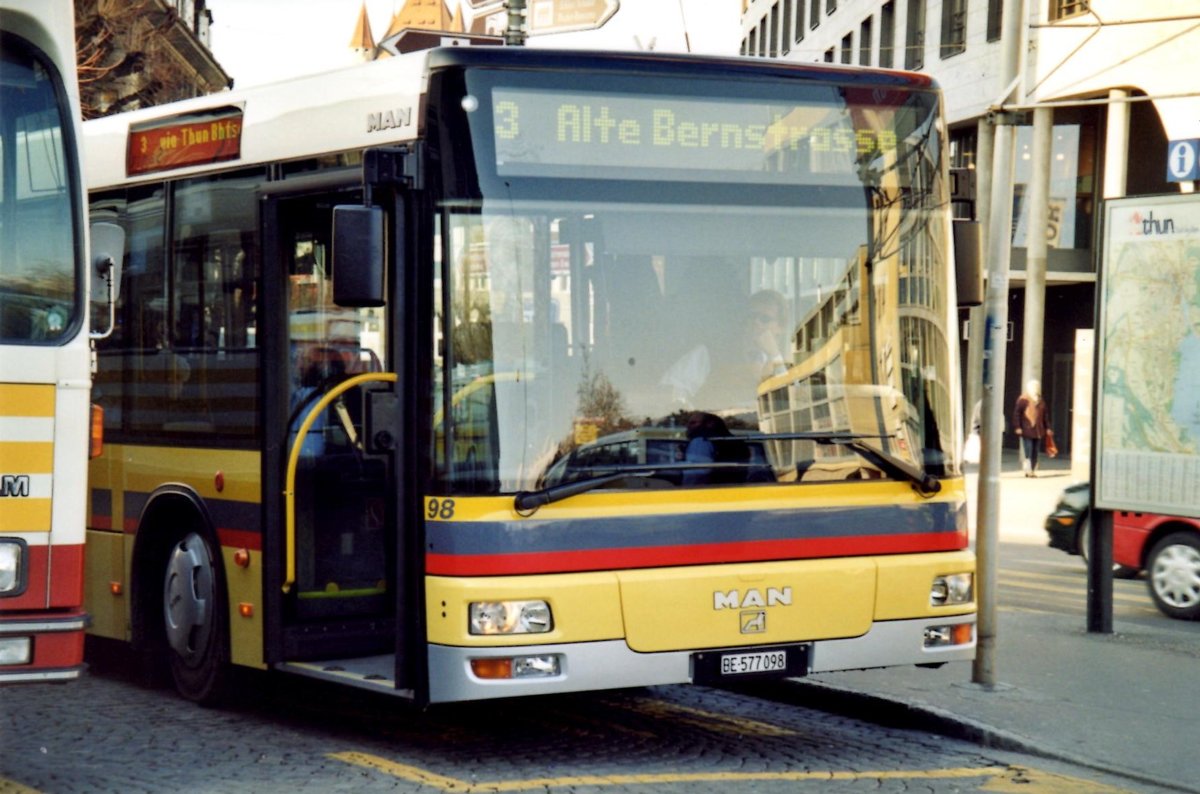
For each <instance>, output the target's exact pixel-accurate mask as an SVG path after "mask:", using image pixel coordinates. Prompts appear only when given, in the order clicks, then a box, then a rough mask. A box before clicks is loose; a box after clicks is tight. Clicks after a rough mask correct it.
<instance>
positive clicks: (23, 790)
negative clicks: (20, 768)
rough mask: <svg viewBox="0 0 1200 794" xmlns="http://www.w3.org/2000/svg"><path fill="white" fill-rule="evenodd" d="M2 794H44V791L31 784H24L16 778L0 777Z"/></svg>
mask: <svg viewBox="0 0 1200 794" xmlns="http://www.w3.org/2000/svg"><path fill="white" fill-rule="evenodd" d="M0 794H42V792H40V791H38V790H37V789H35V788H30V787H29V786H23V785H21V784H20V783H18V782H17V781H15V780H9V779H8V778H6V777H0Z"/></svg>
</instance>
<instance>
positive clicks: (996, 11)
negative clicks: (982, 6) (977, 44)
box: [987, 0, 1004, 41]
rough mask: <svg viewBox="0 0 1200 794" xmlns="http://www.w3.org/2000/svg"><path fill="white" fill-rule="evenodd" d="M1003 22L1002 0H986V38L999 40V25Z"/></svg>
mask: <svg viewBox="0 0 1200 794" xmlns="http://www.w3.org/2000/svg"><path fill="white" fill-rule="evenodd" d="M1003 24H1004V2H1003V0H988V18H987V40H988V41H999V40H1000V26H1001V25H1003Z"/></svg>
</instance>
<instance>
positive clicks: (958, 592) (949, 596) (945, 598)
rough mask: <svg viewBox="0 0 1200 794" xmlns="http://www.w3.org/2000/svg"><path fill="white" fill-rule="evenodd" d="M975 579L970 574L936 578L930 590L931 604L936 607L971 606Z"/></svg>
mask: <svg viewBox="0 0 1200 794" xmlns="http://www.w3.org/2000/svg"><path fill="white" fill-rule="evenodd" d="M974 584H975V577H974V575H973V574H969V573H953V574H947V575H945V576H935V577H934V579H933V586H932V587H931V588H930V589H929V603H930V604H932V605H933V606H935V607H941V606H947V605H949V604H969V603H971V601H972V600H973V599H974V591H975V587H974Z"/></svg>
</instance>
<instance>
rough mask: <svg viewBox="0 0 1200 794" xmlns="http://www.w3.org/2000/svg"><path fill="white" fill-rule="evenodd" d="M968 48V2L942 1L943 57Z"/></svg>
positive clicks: (956, 53)
mask: <svg viewBox="0 0 1200 794" xmlns="http://www.w3.org/2000/svg"><path fill="white" fill-rule="evenodd" d="M966 48H967V0H942V57H943V58H949V57H950V56H952V55H958V54H959V53H960V52H962V51H964V50H965V49H966Z"/></svg>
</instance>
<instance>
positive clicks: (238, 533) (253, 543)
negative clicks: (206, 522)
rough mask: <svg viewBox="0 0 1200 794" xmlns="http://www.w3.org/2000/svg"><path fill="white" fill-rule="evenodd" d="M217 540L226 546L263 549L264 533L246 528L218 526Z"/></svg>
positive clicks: (252, 549) (253, 549)
mask: <svg viewBox="0 0 1200 794" xmlns="http://www.w3.org/2000/svg"><path fill="white" fill-rule="evenodd" d="M217 541H218V542H219V543H220V544H221V545H222V546H225V547H229V548H239V549H250V550H251V551H262V534H261V533H258V532H247V531H246V530H244V529H228V528H225V527H217Z"/></svg>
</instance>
